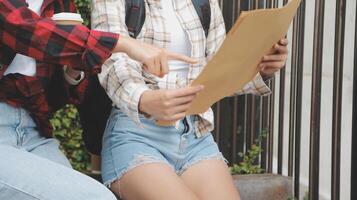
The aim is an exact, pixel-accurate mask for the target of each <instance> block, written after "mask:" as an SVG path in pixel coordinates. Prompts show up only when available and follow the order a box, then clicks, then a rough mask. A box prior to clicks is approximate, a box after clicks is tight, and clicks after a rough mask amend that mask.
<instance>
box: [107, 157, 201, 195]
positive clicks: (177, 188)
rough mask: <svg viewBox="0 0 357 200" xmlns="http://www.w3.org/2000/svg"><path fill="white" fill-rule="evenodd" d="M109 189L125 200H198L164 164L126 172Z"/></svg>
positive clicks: (141, 167)
mask: <svg viewBox="0 0 357 200" xmlns="http://www.w3.org/2000/svg"><path fill="white" fill-rule="evenodd" d="M111 189H112V190H113V191H114V192H115V193H116V194H118V195H119V193H120V195H119V196H121V198H123V199H125V200H134V199H135V200H136V199H140V200H167V199H170V200H183V199H185V200H198V198H197V197H196V196H195V195H194V193H193V192H192V191H190V189H189V188H188V187H187V186H186V185H185V184H184V182H183V181H182V180H181V179H180V178H179V177H178V176H177V175H176V173H175V172H174V170H173V169H172V168H171V167H169V166H168V165H166V164H159V163H152V164H145V165H141V166H139V167H136V168H134V169H133V170H131V171H129V172H127V173H126V174H125V175H124V176H123V177H122V178H121V179H120V181H116V182H114V183H113V184H112V185H111Z"/></svg>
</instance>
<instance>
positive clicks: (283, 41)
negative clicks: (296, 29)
mask: <svg viewBox="0 0 357 200" xmlns="http://www.w3.org/2000/svg"><path fill="white" fill-rule="evenodd" d="M279 44H280V45H283V46H287V45H288V44H289V40H288V39H286V38H283V39H281V40H280V41H279Z"/></svg>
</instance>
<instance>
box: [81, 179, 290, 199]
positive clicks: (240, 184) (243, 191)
mask: <svg viewBox="0 0 357 200" xmlns="http://www.w3.org/2000/svg"><path fill="white" fill-rule="evenodd" d="M86 174H87V175H88V176H90V177H92V178H94V179H96V180H97V181H99V182H101V177H100V174H93V173H86ZM233 179H234V182H235V185H236V187H237V188H238V190H239V192H240V195H241V200H288V199H289V198H290V197H292V196H293V194H292V189H293V180H292V178H291V177H285V176H280V175H274V174H253V175H234V176H233ZM118 200H120V199H118ZM222 200H223V199H222Z"/></svg>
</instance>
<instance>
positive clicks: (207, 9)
mask: <svg viewBox="0 0 357 200" xmlns="http://www.w3.org/2000/svg"><path fill="white" fill-rule="evenodd" d="M192 4H193V6H194V7H195V9H196V12H197V15H198V17H199V18H200V21H201V24H202V28H203V30H204V31H205V35H206V37H207V36H208V33H209V28H210V24H211V4H210V2H209V0H192Z"/></svg>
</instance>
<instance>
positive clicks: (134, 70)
mask: <svg viewBox="0 0 357 200" xmlns="http://www.w3.org/2000/svg"><path fill="white" fill-rule="evenodd" d="M92 2H93V5H92V8H93V10H92V28H93V29H97V30H101V31H108V32H113V33H119V34H121V35H125V36H129V33H128V29H127V27H126V24H125V1H124V0H93V1H92ZM99 81H100V83H101V85H102V86H103V87H104V89H105V90H106V92H107V94H108V96H109V97H110V99H111V100H112V101H113V103H114V104H115V105H116V106H117V107H118V108H120V109H121V110H122V111H123V112H124V113H126V114H127V115H128V116H129V117H130V118H132V119H133V120H134V121H135V122H136V123H138V124H140V119H139V110H138V108H139V100H140V97H141V95H142V93H143V92H144V91H146V90H149V88H148V86H147V85H146V84H145V81H144V77H143V76H142V65H141V64H140V63H138V62H137V61H134V60H132V59H131V58H129V57H128V56H127V55H126V54H124V53H116V54H113V55H112V56H111V58H110V59H108V61H107V62H105V63H104V65H103V67H102V72H101V73H100V74H99Z"/></svg>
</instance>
